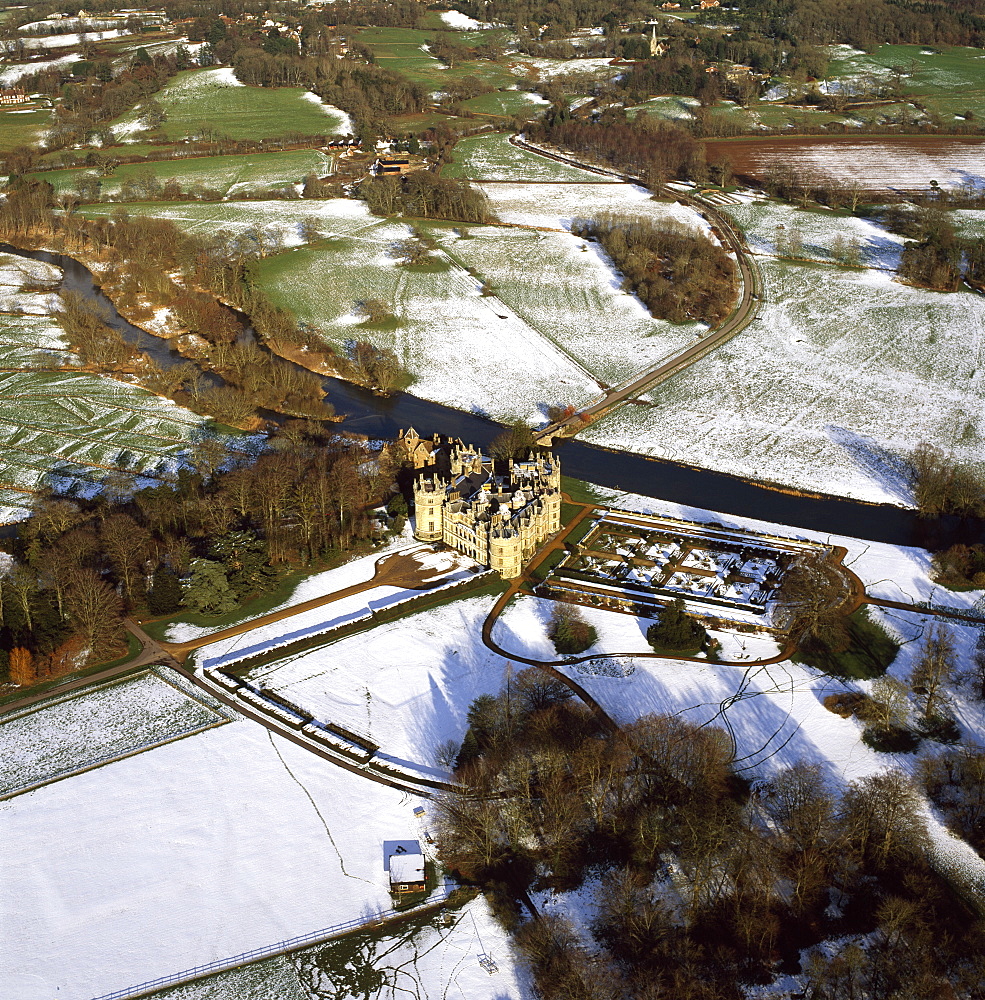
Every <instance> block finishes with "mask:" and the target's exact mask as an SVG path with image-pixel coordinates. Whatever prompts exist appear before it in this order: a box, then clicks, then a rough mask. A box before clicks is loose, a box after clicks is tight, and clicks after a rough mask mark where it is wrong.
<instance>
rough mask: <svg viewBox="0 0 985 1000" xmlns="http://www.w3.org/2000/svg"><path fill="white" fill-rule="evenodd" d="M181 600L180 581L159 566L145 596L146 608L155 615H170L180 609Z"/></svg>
mask: <svg viewBox="0 0 985 1000" xmlns="http://www.w3.org/2000/svg"><path fill="white" fill-rule="evenodd" d="M181 598H182V593H181V581H180V580H179V579H178V577H177V576H175V574H174V573H172V572H171V570H169V569H168V568H167V567H166V566H159V567H158V568H157V569H156V570H155V571H154V581H153V584H152V586H151V589H150V592H149V593H148V594H147V607H148V608H149V609H150V610H151V611H152V612H153V613H154V614H155V615H170V614H173V613H174V612H175V611H177V610H178V608H180V607H181V604H182V600H181Z"/></svg>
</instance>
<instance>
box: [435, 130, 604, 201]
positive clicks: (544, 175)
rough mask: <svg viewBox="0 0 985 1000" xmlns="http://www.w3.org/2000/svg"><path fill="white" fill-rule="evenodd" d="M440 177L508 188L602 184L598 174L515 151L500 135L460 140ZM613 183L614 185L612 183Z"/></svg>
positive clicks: (533, 154) (506, 138) (534, 154)
mask: <svg viewBox="0 0 985 1000" xmlns="http://www.w3.org/2000/svg"><path fill="white" fill-rule="evenodd" d="M444 173H446V174H454V175H456V176H457V175H461V176H463V177H472V178H478V179H481V180H502V181H509V182H510V183H511V184H513V183H522V182H525V181H552V182H555V183H566V182H576V183H580V182H588V183H591V184H604V183H605V182H606V181H605V178H604V177H601V176H600V175H599V174H593V173H591V172H590V171H588V170H581V169H579V168H578V167H572V166H569V165H568V164H566V163H558V162H557V160H549V159H547V157H544V156H538V155H537V154H536V153H531V152H529V151H528V150H525V149H518V148H517V147H516V146H514V145H512V144H511V143H510V141H509V136H507V135H502V134H496V135H480V136H473V137H471V138H468V139H463V140H462V141H461V142H460V143H458V144H457V145H456V146H455V159H454V162H453V163H451V164H449V165H448V166H446V167H445V169H444ZM613 183H618V182H617V181H615V180H613ZM584 193H585V192H583V194H584ZM595 193H596V191H595V189H592V194H593V196H594V195H595Z"/></svg>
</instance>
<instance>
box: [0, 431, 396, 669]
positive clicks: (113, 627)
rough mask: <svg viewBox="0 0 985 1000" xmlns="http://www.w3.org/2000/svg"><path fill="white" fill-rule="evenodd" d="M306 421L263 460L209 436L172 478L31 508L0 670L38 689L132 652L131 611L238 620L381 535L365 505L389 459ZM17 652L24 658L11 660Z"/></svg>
mask: <svg viewBox="0 0 985 1000" xmlns="http://www.w3.org/2000/svg"><path fill="white" fill-rule="evenodd" d="M368 457H372V456H368V455H367V453H366V451H365V447H364V446H362V445H360V444H359V443H357V442H353V441H349V440H347V439H344V438H342V437H340V436H339V435H338V434H336V433H334V432H332V431H329V430H326V429H325V428H324V427H323V426H322V425H320V424H316V423H312V422H306V421H289V422H287V423H286V424H284V425H283V426H282V427H281V428H279V429H278V430H277V431H276V432H275V433H274V434H273V435H272V437H271V438H270V441H269V448H268V450H267V451H266V452H264V453H263V454H261V455H259V457H257V456H256V455H255V454H253V453H252V451H236V452H232V453H230V452H229V451H228V450H227V447H226V444H225V443H224V442H223V441H222V440H221V439H219V438H217V437H214V436H209V435H204V436H202V437H201V438H200V439H198V440H197V441H196V442H194V443H193V444H192V445H191V446H190V447H189V449H188V451H187V452H186V453H185V454H184V455H183V456H182V464H181V465H180V466H179V467H178V469H177V471H176V472H171V471H168V470H167V469H163V470H160V471H159V472H158V474H157V484H156V485H148V477H147V476H146V475H141V476H138V475H131V474H128V473H124V472H119V473H115V474H110V475H109V476H108V477H107V478H106V480H105V482H104V483H103V488H102V489H101V490H100V491H99V492H98V493H96V495H95V496H94V497H92V498H91V499H84V498H83V497H82V496H81V495H79V494H80V492H81V491H79V490H77V489H71V490H69V493H68V495H67V496H65V495H62V496H60V495H57V494H55V493H50V494H48V495H45V496H42V497H40V498H39V499H38V500H37V502H36V503H35V506H34V510H33V512H32V516H31V517H30V518H29V519H28V520H27V521H25V522H23V523H22V524H21V525H20V527H19V529H18V534H17V537H16V538H15V539H14V540H13V541H12V542H10V543H8V548H9V550H10V551H11V553H12V554H13V556H14V557H15V560H16V561H15V564H14V568H13V569H12V570H10V571H8V572H7V573H6V574H5V575H4V577H3V579H2V581H0V648H2V650H3V653H2V654H0V666H7V667H8V669H9V676H10V679H11V680H12V681H13V682H15V683H19V684H28V683H31V682H33V681H34V680H36V679H38V678H42V677H45V676H49V675H51V674H57V673H62V672H65V671H66V670H72V669H77V668H78V667H79V666H82V665H84V664H85V663H86V662H98V661H99V660H101V659H106V658H107V657H110V656H112V655H114V654H115V653H117V652H120V651H122V650H125V648H126V643H125V641H124V636H125V633H124V631H123V623H122V616H123V615H124V614H125V613H128V612H130V611H133V610H141V611H145V610H150V611H151V612H153V613H157V614H172V613H174V612H175V611H177V610H179V609H180V608H181V607H183V606H187V607H189V608H191V609H193V610H196V611H199V612H203V613H206V614H217V613H222V612H227V611H230V610H233V609H234V608H235V607H236V606H238V605H239V604H240V603H241V602H242V601H243V600H245V599H246V598H248V597H250V596H252V595H255V594H258V593H261V592H263V591H264V590H265V589H267V588H269V586H270V585H271V582H272V581H273V579H274V578H276V577H277V576H278V575H280V574H281V573H282V572H284V571H286V570H289V569H291V568H295V567H298V566H309V565H312V564H313V563H317V562H320V561H323V560H326V559H332V558H333V557H335V556H337V554H338V553H339V552H341V551H344V550H347V549H350V548H352V547H353V546H358V545H360V544H363V543H364V542H365V541H366V540H367V539H368V538H369V537H370V536H371V534H372V531H373V523H372V521H371V518H370V515H369V514H368V512H367V509H366V507H367V503H368V501H369V499H370V498H371V497H372V496H374V495H377V494H378V493H379V492H380V491H381V490H385V489H386V488H387V487H388V484H389V482H390V481H391V480H392V476H393V471H394V470H393V468H392V467H391V466H390V465H389V464H388V461H387V460H386V457H385V456H383V457H381V458H380V459H379V460H378V461H367V458H368ZM17 650H21V651H23V652H15V651H17Z"/></svg>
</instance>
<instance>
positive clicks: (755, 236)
mask: <svg viewBox="0 0 985 1000" xmlns="http://www.w3.org/2000/svg"><path fill="white" fill-rule="evenodd" d="M734 197H735V198H736V199H737V200H738V201H739V202H740V204H738V205H728V206H725V207H723V208H722V209H721V210H722V211H723V212H724V213H725V214H726V215H728V216H730V217H731V218H732V219H734V220H735V222H736V224H737V225H738V226H739V228H740V229H742V231H743V232H744V233H745V235H746V241H747V242H748V244H749V248H750V249H751V250H752V251H753V252H754V253H764V254H776V253H777V252H778V250H779V251H782V253H781V256H783V255H786V256H797V257H806V258H810V259H812V260H821V261H825V262H827V263H831V262H833V261H834V260H835V251H836V250H837V247H838V242H839V241H841V243H842V245H843V246H844V245H850V244H851V243H852V242H853V241H854V242H855V243H856V245H857V246H858V250H859V263H863V264H865V265H867V266H868V267H874V268H889V269H891V270H895V269H896V268H897V267H898V266H899V258H900V252H901V250H902V248H903V243H904V237H902V236H897V235H896V234H895V233H891V232H889V231H887V230H886V229H884V228H883V227H882V226H879V225H878V224H876V223H874V222H870V221H869V220H868V219H857V218H855V217H854V216H845V215H835V213H833V212H825V211H822V210H818V211H811V212H808V211H802V210H800V209H797V208H794V207H793V206H792V205H787V204H783V203H782V202H778V201H773V200H772V199H766V198H761V197H755V196H752V195H748V194H741V195H737V196H734ZM969 214H974V213H969ZM792 244H793V245H792Z"/></svg>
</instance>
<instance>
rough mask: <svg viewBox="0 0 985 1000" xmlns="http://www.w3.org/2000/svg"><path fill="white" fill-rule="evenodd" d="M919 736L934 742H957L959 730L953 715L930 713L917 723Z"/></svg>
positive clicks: (958, 740)
mask: <svg viewBox="0 0 985 1000" xmlns="http://www.w3.org/2000/svg"><path fill="white" fill-rule="evenodd" d="M917 729H918V730H919V731H920V735H921V736H925V737H926V738H927V739H928V740H933V741H934V742H935V743H959V742H960V741H961V730H960V729H959V728H958V724H957V722H955V721H954V719H953V717H951V716H948V715H930V716H926V717H925V718H922V719H921V720H920V721H919V723H917Z"/></svg>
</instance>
